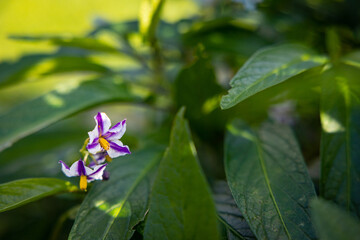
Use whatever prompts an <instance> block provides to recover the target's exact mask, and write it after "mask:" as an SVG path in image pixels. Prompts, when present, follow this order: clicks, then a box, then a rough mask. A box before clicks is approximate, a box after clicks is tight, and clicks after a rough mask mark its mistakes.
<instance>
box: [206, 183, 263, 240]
mask: <svg viewBox="0 0 360 240" xmlns="http://www.w3.org/2000/svg"><path fill="white" fill-rule="evenodd" d="M213 191H214V198H215V205H216V209H217V211H218V215H219V218H220V222H222V223H223V225H224V227H225V229H226V237H227V239H229V240H236V239H241V240H243V239H246V240H249V239H256V238H255V236H254V234H253V233H252V231H251V229H250V227H249V224H248V223H247V222H246V220H245V218H244V216H243V215H242V214H241V213H240V211H239V208H238V207H237V205H236V203H235V201H234V198H233V196H232V195H231V192H230V189H229V187H228V185H227V183H226V182H225V181H217V182H215V184H214V187H213Z"/></svg>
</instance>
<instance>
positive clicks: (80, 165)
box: [77, 160, 86, 176]
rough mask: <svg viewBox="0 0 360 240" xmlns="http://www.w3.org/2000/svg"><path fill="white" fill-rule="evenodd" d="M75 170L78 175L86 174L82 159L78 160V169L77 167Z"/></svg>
mask: <svg viewBox="0 0 360 240" xmlns="http://www.w3.org/2000/svg"><path fill="white" fill-rule="evenodd" d="M77 172H78V174H79V176H81V175H86V172H85V165H84V162H83V161H82V160H79V161H78V169H77Z"/></svg>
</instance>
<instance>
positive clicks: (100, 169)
mask: <svg viewBox="0 0 360 240" xmlns="http://www.w3.org/2000/svg"><path fill="white" fill-rule="evenodd" d="M106 165H107V163H105V164H103V165H101V167H99V168H98V169H97V170H96V171H94V172H93V173H91V174H89V175H88V177H91V176H94V175H96V174H98V173H99V172H101V171H103V169H104V168H105V167H106Z"/></svg>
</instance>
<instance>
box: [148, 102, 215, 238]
mask: <svg viewBox="0 0 360 240" xmlns="http://www.w3.org/2000/svg"><path fill="white" fill-rule="evenodd" d="M183 114H184V109H182V110H180V111H179V113H178V114H177V116H176V118H175V121H174V124H173V128H172V131H171V137H170V146H169V148H168V149H167V151H166V153H165V156H164V158H163V160H162V162H161V164H160V167H159V170H158V173H157V176H156V179H155V182H154V187H153V189H152V193H151V198H150V211H149V214H148V217H147V220H146V225H145V232H144V239H146V240H147V239H156V240H159V239H172V240H176V239H194V240H195V239H218V238H219V233H218V226H217V221H216V211H215V206H214V203H213V199H212V197H211V194H210V190H209V187H208V185H207V183H206V179H205V176H204V174H203V173H202V171H201V168H200V166H199V163H198V161H197V159H196V157H195V154H196V153H195V149H194V145H193V143H192V141H191V137H190V131H189V128H188V125H187V123H186V121H185V120H184V118H183Z"/></svg>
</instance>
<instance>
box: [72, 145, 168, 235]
mask: <svg viewBox="0 0 360 240" xmlns="http://www.w3.org/2000/svg"><path fill="white" fill-rule="evenodd" d="M163 152H164V148H162V147H153V148H147V149H144V150H142V151H139V152H136V153H133V154H131V155H129V156H126V157H122V158H119V159H114V160H113V162H112V163H111V164H110V165H109V166H108V168H107V170H108V171H109V173H110V179H109V180H108V181H103V182H99V183H96V184H95V185H94V186H93V188H92V189H91V190H90V191H89V193H88V195H87V196H86V198H85V199H84V202H83V203H82V204H81V207H80V210H79V212H78V214H77V216H76V219H75V223H74V225H73V228H72V230H71V232H70V236H69V239H130V238H131V236H132V235H133V233H134V229H133V227H134V226H135V225H136V224H138V223H139V222H140V221H141V220H143V219H144V216H145V214H146V211H147V209H148V201H149V195H150V190H151V185H152V175H153V173H154V170H155V169H156V166H157V164H158V163H159V162H160V160H161V157H162V155H163Z"/></svg>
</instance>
